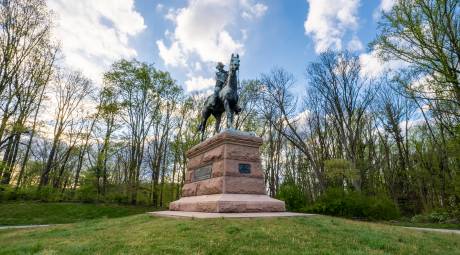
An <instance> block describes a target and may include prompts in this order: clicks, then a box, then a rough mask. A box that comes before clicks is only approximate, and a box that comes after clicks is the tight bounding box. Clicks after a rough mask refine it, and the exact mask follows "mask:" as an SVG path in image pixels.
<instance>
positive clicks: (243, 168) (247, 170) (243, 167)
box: [238, 164, 251, 174]
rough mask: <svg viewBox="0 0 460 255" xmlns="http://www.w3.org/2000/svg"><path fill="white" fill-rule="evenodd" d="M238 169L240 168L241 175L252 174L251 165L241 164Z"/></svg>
mask: <svg viewBox="0 0 460 255" xmlns="http://www.w3.org/2000/svg"><path fill="white" fill-rule="evenodd" d="M238 168H239V171H240V174H250V173H251V165H250V164H239V165H238Z"/></svg>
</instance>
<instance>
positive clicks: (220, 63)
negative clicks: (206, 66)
mask: <svg viewBox="0 0 460 255" xmlns="http://www.w3.org/2000/svg"><path fill="white" fill-rule="evenodd" d="M216 69H217V70H219V71H222V70H224V64H222V62H218V63H217V66H216Z"/></svg>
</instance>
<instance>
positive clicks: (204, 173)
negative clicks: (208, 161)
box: [193, 165, 212, 182]
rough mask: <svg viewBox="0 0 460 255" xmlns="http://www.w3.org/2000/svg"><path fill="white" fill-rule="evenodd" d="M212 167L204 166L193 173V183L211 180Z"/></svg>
mask: <svg viewBox="0 0 460 255" xmlns="http://www.w3.org/2000/svg"><path fill="white" fill-rule="evenodd" d="M211 173H212V166H211V165H209V166H203V167H200V168H198V169H196V170H195V171H193V181H194V182H197V181H202V180H206V179H209V178H211Z"/></svg>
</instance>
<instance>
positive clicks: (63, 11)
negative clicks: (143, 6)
mask: <svg viewBox="0 0 460 255" xmlns="http://www.w3.org/2000/svg"><path fill="white" fill-rule="evenodd" d="M47 2H48V5H49V7H50V8H51V9H52V10H53V11H54V13H56V15H57V17H56V18H57V26H56V28H55V30H54V36H55V37H56V39H58V40H59V41H60V42H61V46H62V52H63V54H64V57H65V59H64V63H65V64H66V65H67V66H69V67H71V68H74V69H78V70H81V71H82V72H83V73H84V74H85V75H86V76H88V77H89V78H91V79H92V80H94V81H95V82H96V83H99V82H100V81H101V78H102V74H103V72H104V71H106V70H107V68H108V67H109V66H110V65H111V64H112V63H113V62H114V61H116V60H118V59H120V58H131V57H135V56H136V55H137V53H136V50H135V49H133V48H132V47H131V46H130V45H129V39H130V38H132V37H134V36H136V35H138V34H139V33H140V32H142V31H143V30H144V29H145V28H146V26H145V24H144V19H143V17H142V16H141V15H140V14H139V13H138V12H137V11H136V10H135V9H134V1H133V0H123V1H113V0H97V1H94V0H78V1H67V0H48V1H47Z"/></svg>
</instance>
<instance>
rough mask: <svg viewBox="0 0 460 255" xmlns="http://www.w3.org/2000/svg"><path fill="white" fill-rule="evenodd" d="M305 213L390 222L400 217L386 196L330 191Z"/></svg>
mask: <svg viewBox="0 0 460 255" xmlns="http://www.w3.org/2000/svg"><path fill="white" fill-rule="evenodd" d="M303 210H304V211H308V212H314V213H320V214H327V215H334V216H342V217H349V218H364V219H371V220H390V219H396V218H398V217H399V211H398V208H397V206H396V205H395V203H394V202H393V201H392V200H390V199H389V198H388V197H385V196H372V197H371V196H365V195H363V194H362V193H360V192H358V191H348V192H345V191H343V190H342V189H329V190H327V191H326V193H325V194H324V195H322V196H321V197H320V199H319V200H318V201H317V202H315V204H313V205H312V206H310V207H307V208H304V209H303Z"/></svg>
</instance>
